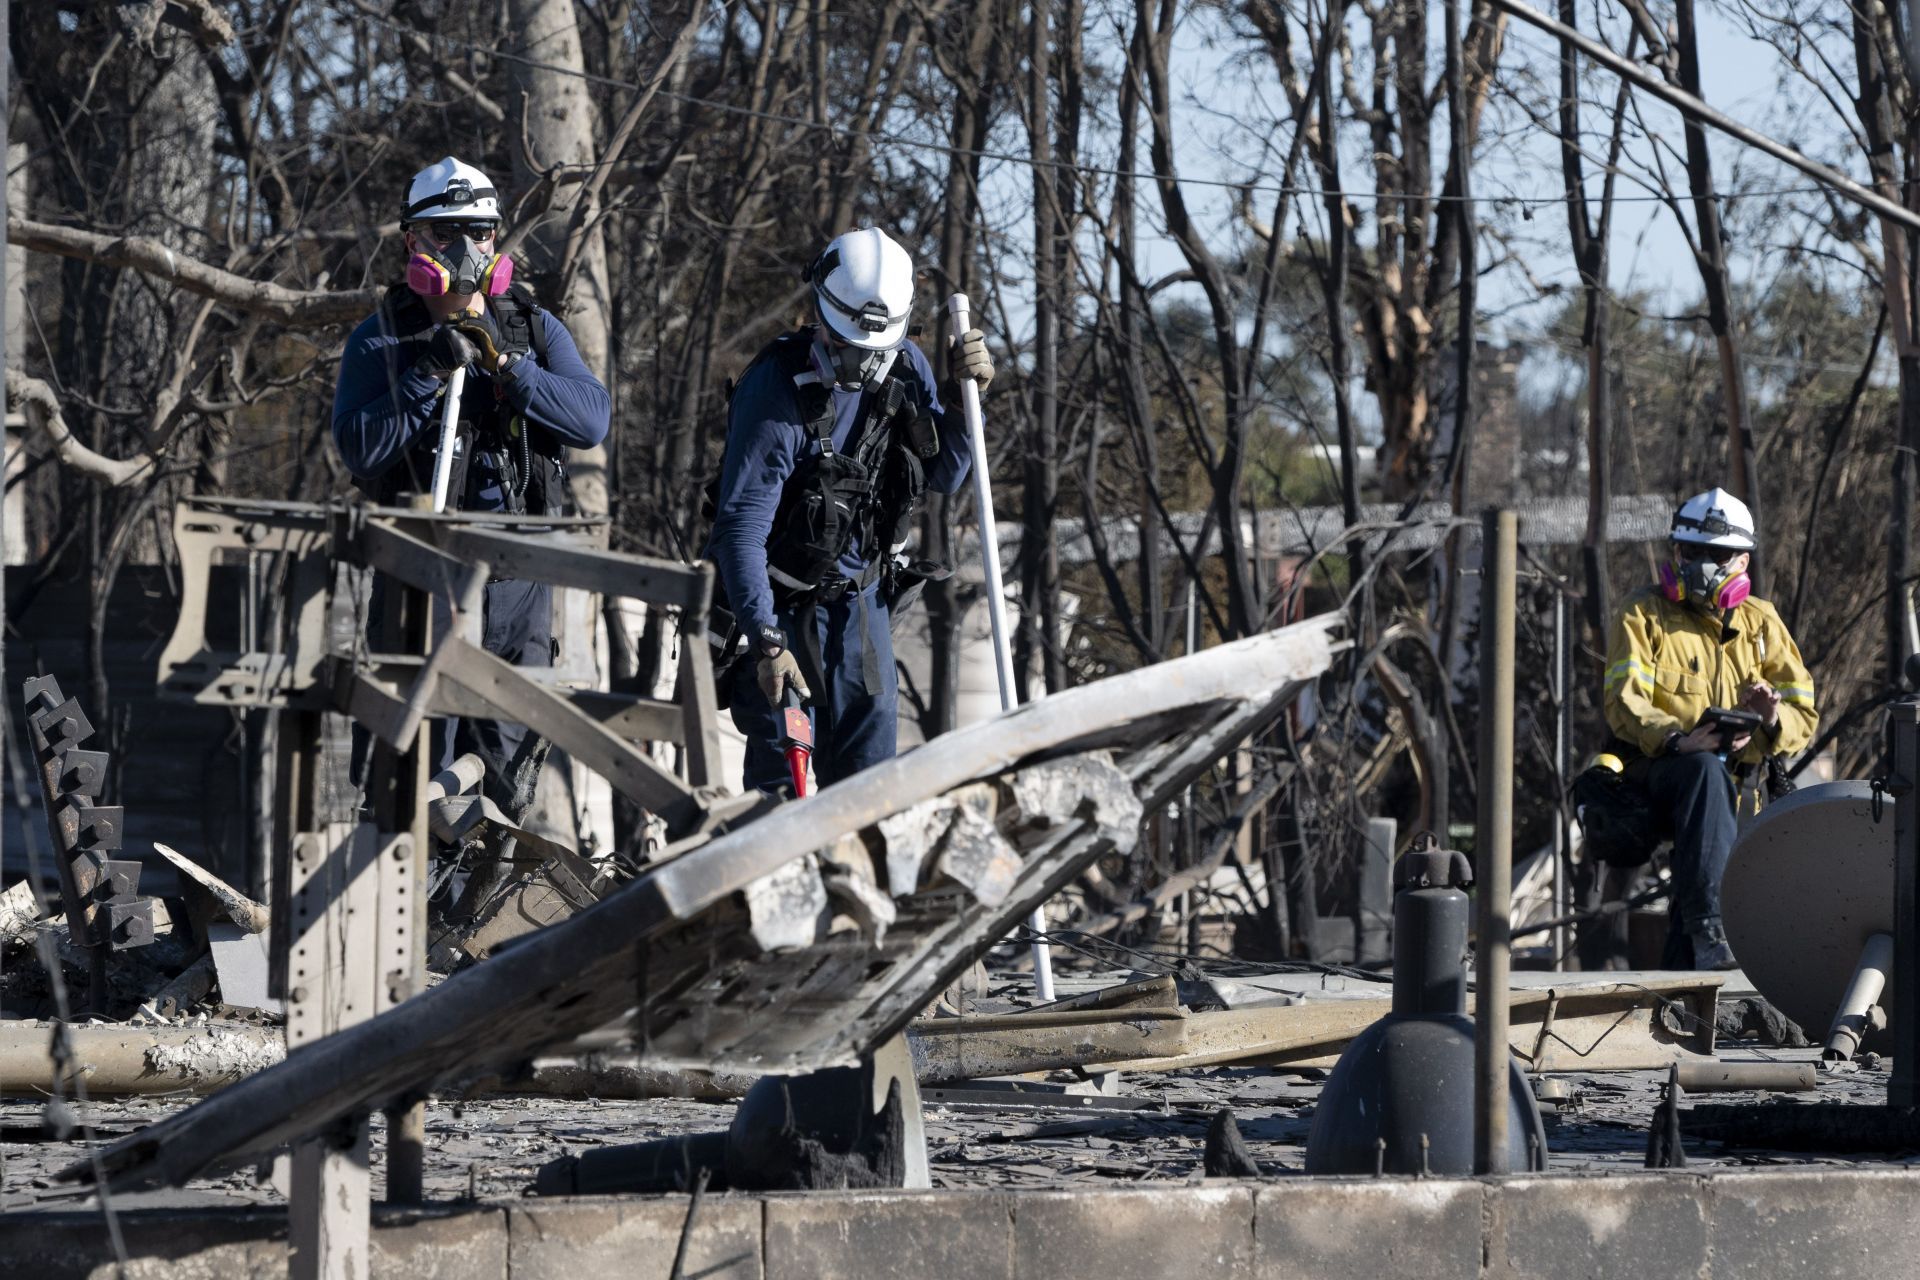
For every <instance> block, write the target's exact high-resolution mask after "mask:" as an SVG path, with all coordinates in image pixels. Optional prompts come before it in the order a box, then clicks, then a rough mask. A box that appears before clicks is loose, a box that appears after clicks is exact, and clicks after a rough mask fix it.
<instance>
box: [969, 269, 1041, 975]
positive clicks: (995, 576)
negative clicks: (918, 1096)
mask: <svg viewBox="0 0 1920 1280" xmlns="http://www.w3.org/2000/svg"><path fill="white" fill-rule="evenodd" d="M971 309H972V308H971V305H970V304H969V303H968V302H967V295H966V294H964V293H956V294H954V295H953V297H951V298H949V299H948V300H947V313H948V314H949V315H950V316H952V317H953V337H954V339H955V341H958V340H959V338H960V335H962V334H964V333H965V332H966V331H967V330H968V329H970V328H972V325H971V324H970V323H969V315H968V313H969V311H970V310H971ZM957 381H958V382H959V384H960V407H961V409H962V410H963V411H964V412H965V413H966V416H967V444H968V447H969V449H970V450H971V451H972V454H973V505H974V511H975V512H976V514H977V516H978V524H979V526H980V563H981V565H982V567H983V568H984V569H985V570H986V575H987V617H988V618H990V619H991V620H992V622H993V664H994V671H995V673H996V674H997V675H998V676H999V678H1000V709H1001V710H1002V711H1011V710H1013V708H1014V706H1015V704H1016V701H1017V695H1016V694H1015V693H1014V684H1013V649H1012V646H1011V645H1010V644H1009V643H1008V640H1007V597H1006V592H1005V590H1004V589H1003V588H1002V586H1001V581H1000V535H999V531H998V529H996V528H995V526H994V522H993V489H992V487H991V485H990V482H989V480H988V478H987V429H986V427H985V426H984V425H983V424H982V422H981V419H980V388H979V387H978V386H977V385H976V384H975V383H974V381H973V379H972V378H960V379H958V380H957ZM1027 928H1029V929H1031V930H1033V932H1034V934H1035V939H1036V940H1035V942H1034V944H1033V986H1034V990H1035V992H1036V993H1037V994H1038V995H1039V997H1040V999H1041V1000H1042V1001H1045V1002H1048V1003H1051V1002H1052V1000H1053V951H1052V949H1051V948H1050V947H1049V946H1048V944H1047V942H1046V941H1045V939H1046V933H1047V916H1046V910H1045V908H1044V907H1035V908H1034V909H1033V914H1032V915H1030V916H1028V917H1027Z"/></svg>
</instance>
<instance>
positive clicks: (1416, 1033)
mask: <svg viewBox="0 0 1920 1280" xmlns="http://www.w3.org/2000/svg"><path fill="white" fill-rule="evenodd" d="M1422 839H1423V840H1424V841H1425V843H1424V844H1421V843H1419V842H1416V845H1415V848H1414V849H1413V850H1412V851H1410V852H1408V853H1407V854H1406V855H1405V856H1403V857H1402V858H1401V859H1400V860H1399V861H1398V862H1396V863H1395V864H1394V868H1393V887H1394V893H1395V897H1394V900H1393V1011H1392V1012H1391V1013H1389V1014H1388V1015H1387V1016H1386V1017H1384V1018H1382V1019H1380V1020H1379V1021H1378V1022H1376V1023H1374V1024H1373V1025H1372V1026H1370V1027H1368V1028H1367V1029H1366V1030H1365V1031H1363V1032H1361V1033H1360V1034H1359V1035H1358V1036H1356V1037H1355V1038H1354V1040H1353V1043H1351V1044H1349V1045H1348V1046H1347V1050H1346V1052H1345V1053H1343V1054H1341V1055H1340V1061H1339V1063H1338V1064H1337V1065H1336V1066H1335V1067H1334V1069H1333V1073H1332V1074H1331V1075H1329V1076H1328V1077H1327V1083H1326V1086H1325V1087H1324V1088H1322V1089H1321V1091H1320V1105H1319V1106H1318V1107H1317V1108H1315V1110H1314V1113H1313V1127H1312V1129H1311V1130H1310V1131H1309V1133H1308V1135H1307V1172H1308V1173H1358V1174H1375V1173H1406V1174H1471V1173H1472V1172H1473V1079H1474V1075H1473V1022H1472V1020H1471V1019H1469V1018H1468V1017H1467V970H1466V957H1467V903H1468V900H1467V895H1466V893H1465V892H1463V891H1464V890H1465V889H1466V888H1467V887H1468V886H1470V885H1471V884H1472V883H1473V871H1472V868H1471V867H1470V866H1469V865H1468V863H1467V859H1466V855H1465V854H1462V853H1458V852H1456V851H1454V850H1450V849H1440V848H1437V847H1435V846H1434V843H1433V838H1432V837H1431V836H1425V837H1422ZM1508 1073H1509V1074H1508V1079H1509V1085H1510V1087H1509V1088H1508V1090H1507V1103H1508V1106H1509V1107H1510V1108H1511V1110H1510V1112H1509V1117H1508V1124H1507V1134H1508V1143H1509V1154H1508V1164H1507V1167H1508V1168H1510V1169H1528V1170H1532V1169H1538V1168H1543V1167H1545V1164H1546V1155H1547V1135H1546V1130H1545V1129H1544V1128H1542V1127H1541V1124H1540V1112H1539V1109H1538V1108H1537V1107H1535V1106H1534V1103H1533V1093H1532V1090H1530V1089H1529V1088H1528V1087H1527V1078H1526V1075H1525V1074H1524V1073H1523V1072H1522V1071H1521V1070H1520V1067H1519V1065H1518V1064H1517V1063H1513V1062H1512V1061H1511V1060H1510V1061H1509V1063H1508Z"/></svg>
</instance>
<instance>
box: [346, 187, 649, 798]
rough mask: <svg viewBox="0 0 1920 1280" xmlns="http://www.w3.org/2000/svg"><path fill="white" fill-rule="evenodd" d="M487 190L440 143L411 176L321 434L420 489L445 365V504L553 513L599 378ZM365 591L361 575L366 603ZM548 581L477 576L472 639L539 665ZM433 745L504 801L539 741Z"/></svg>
mask: <svg viewBox="0 0 1920 1280" xmlns="http://www.w3.org/2000/svg"><path fill="white" fill-rule="evenodd" d="M500 221H501V219H500V201H499V195H498V193H496V192H495V190H494V188H493V184H492V183H491V182H489V181H488V180H487V176H486V175H485V174H484V173H482V172H480V170H478V169H476V168H474V167H473V166H472V165H470V164H465V163H463V162H461V161H459V160H456V159H454V158H453V157H452V156H448V157H446V158H445V159H443V160H441V161H439V162H438V163H436V164H431V165H428V166H427V167H426V168H425V169H422V170H421V171H420V172H419V173H417V174H415V175H414V177H413V181H412V183H411V184H410V185H409V187H408V190H407V196H406V201H405V203H404V204H403V206H402V207H401V209H400V226H401V233H402V237H403V239H404V241H405V252H406V256H407V265H406V276H405V283H404V284H403V285H402V284H396V285H394V286H392V287H390V288H389V289H388V290H387V293H386V297H385V298H384V299H383V301H382V302H381V305H380V308H379V310H377V311H376V312H375V313H374V314H373V315H371V316H368V317H367V319H366V320H365V321H363V322H362V323H361V324H360V326H359V327H358V328H356V329H355V330H354V331H353V335H352V336H351V337H349V338H348V339H347V347H346V353H345V355H344V356H343V358H342V359H341V362H340V378H339V382H338V384H337V386H336V387H335V390H334V397H333V439H334V443H335V445H336V446H338V448H339V450H340V456H341V457H342V458H343V459H344V460H345V462H346V464H347V469H348V470H349V471H351V472H352V473H353V476H354V480H355V482H356V483H358V484H359V486H360V488H361V489H362V490H363V491H365V492H366V493H367V494H368V495H369V496H370V497H371V498H373V499H374V500H375V501H376V502H380V503H384V504H394V503H399V502H401V501H403V495H405V494H409V493H426V492H429V490H430V488H431V483H432V477H433V467H434V455H435V452H436V450H437V448H438V445H439V440H440V424H441V419H442V409H443V398H444V396H445V394H446V391H447V382H448V379H449V378H450V377H451V376H452V374H453V371H454V370H455V369H458V368H462V367H464V368H465V369H466V371H467V376H466V380H465V389H464V391H463V392H462V394H461V397H460V414H459V422H460V430H459V436H458V440H457V442H456V452H455V457H454V463H453V473H452V480H451V483H450V484H449V486H448V502H447V505H448V508H449V509H452V510H464V511H504V512H509V513H512V514H524V515H549V516H551V515H561V514H564V513H565V512H566V509H567V506H568V503H569V495H568V491H567V481H566V465H565V454H566V449H567V447H568V446H573V447H575V448H583V449H584V448H590V447H592V446H594V445H597V444H599V443H600V442H601V441H602V440H604V439H605V438H606V435H607V427H608V422H609V417H610V410H611V405H612V402H611V399H610V397H609V396H608V395H607V389H606V388H605V387H604V386H602V385H601V384H600V380H599V379H598V378H596V377H594V375H593V371H592V370H590V369H588V368H587V366H586V363H585V362H584V361H583V360H582V359H581V358H580V352H579V349H578V348H577V347H575V346H574V342H573V337H572V335H571V334H569V333H568V332H567V327H566V326H565V325H564V324H562V323H561V322H560V321H559V319H558V318H557V317H555V316H554V314H553V313H552V312H550V311H547V310H545V309H543V308H542V307H540V305H539V304H538V303H537V302H536V301H535V299H534V297H533V294H532V292H531V291H530V290H528V289H527V288H526V286H524V285H518V284H515V283H514V282H513V261H512V259H511V258H508V257H505V256H503V255H501V254H500V253H499V252H498V251H497V245H498V243H499V234H500ZM380 595H381V591H380V587H379V584H378V582H376V584H375V610H376V612H377V610H378V602H379V598H380ZM552 614H553V599H552V589H551V588H550V587H549V586H548V585H547V584H545V583H538V582H519V581H512V580H500V581H495V582H492V583H489V584H488V586H487V588H486V598H485V608H484V617H483V621H482V627H481V633H482V640H483V643H484V645H485V647H486V649H487V650H488V652H490V653H493V654H495V655H497V656H499V657H501V658H504V659H506V660H507V661H508V662H513V663H517V664H519V665H522V666H540V667H544V666H551V665H552V662H553V650H552V629H553V618H552ZM442 748H443V749H442V752H441V755H442V758H443V759H450V758H451V757H453V756H455V755H460V754H465V753H466V752H469V751H471V752H474V753H476V754H478V755H479V756H480V758H481V759H482V760H483V761H484V762H485V764H486V780H485V786H486V791H487V795H488V797H489V798H490V799H492V800H493V801H494V802H495V803H496V804H498V805H499V806H500V807H501V809H502V810H503V811H505V812H506V813H509V814H512V815H515V816H516V817H517V816H520V815H522V814H524V813H525V811H526V810H527V808H528V807H529V806H530V805H531V803H532V800H533V794H534V784H535V782H536V781H537V779H538V776H539V770H540V764H541V762H542V760H543V759H544V758H545V754H546V743H545V741H544V740H543V739H541V738H538V737H537V736H535V735H533V734H530V733H528V732H527V731H526V729H525V728H524V727H523V726H520V725H510V724H502V723H498V722H495V721H491V720H462V721H459V722H458V724H457V726H456V728H455V731H454V734H453V740H452V742H451V743H443V744H442Z"/></svg>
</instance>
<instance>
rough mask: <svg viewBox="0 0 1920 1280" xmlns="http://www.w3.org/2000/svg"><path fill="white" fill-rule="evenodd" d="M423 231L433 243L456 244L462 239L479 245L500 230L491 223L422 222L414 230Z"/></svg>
mask: <svg viewBox="0 0 1920 1280" xmlns="http://www.w3.org/2000/svg"><path fill="white" fill-rule="evenodd" d="M414 229H415V230H416V231H425V232H426V233H427V234H428V235H430V236H432V237H433V238H434V241H435V243H437V244H443V245H449V244H457V243H458V242H459V241H460V239H461V238H462V237H465V238H466V239H468V240H471V241H473V242H474V243H475V244H479V243H481V242H483V241H487V240H491V239H493V237H494V234H495V232H497V231H498V230H499V229H500V228H499V226H498V225H497V224H495V223H492V222H423V223H420V224H419V225H418V226H416V227H415V228H414Z"/></svg>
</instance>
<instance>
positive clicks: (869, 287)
mask: <svg viewBox="0 0 1920 1280" xmlns="http://www.w3.org/2000/svg"><path fill="white" fill-rule="evenodd" d="M807 282H808V283H809V284H811V285H812V286H813V296H814V300H815V301H816V302H817V303H818V304H819V307H820V319H821V322H822V323H824V324H825V325H826V326H827V328H829V329H831V330H832V331H833V332H834V334H835V335H837V336H838V337H839V338H841V339H842V340H843V341H845V342H848V343H851V344H852V345H853V346H856V347H863V348H865V349H866V350H869V351H886V350H890V349H892V348H894V347H897V346H899V345H900V342H901V340H902V339H903V338H905V337H906V336H907V315H908V313H909V312H911V311H912V310H913V259H912V258H910V257H908V256H907V251H906V250H905V249H902V248H901V247H900V246H899V245H898V244H896V243H894V241H893V240H892V239H891V238H890V237H888V235H887V233H886V232H884V231H880V230H878V229H876V228H873V227H867V228H864V229H862V230H860V231H849V232H847V233H846V234H845V235H841V236H837V237H835V238H834V241H833V243H832V244H829V245H828V246H827V247H826V249H825V250H824V251H823V252H822V253H821V254H820V256H819V257H818V258H815V259H814V260H813V266H812V268H811V269H809V270H808V272H807Z"/></svg>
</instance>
